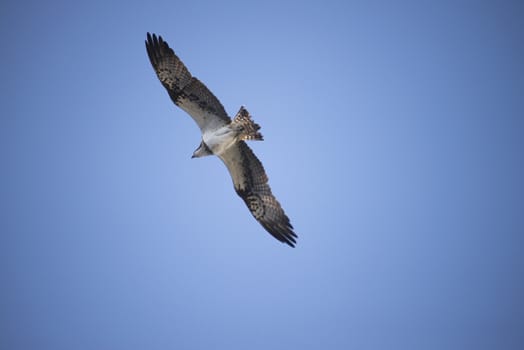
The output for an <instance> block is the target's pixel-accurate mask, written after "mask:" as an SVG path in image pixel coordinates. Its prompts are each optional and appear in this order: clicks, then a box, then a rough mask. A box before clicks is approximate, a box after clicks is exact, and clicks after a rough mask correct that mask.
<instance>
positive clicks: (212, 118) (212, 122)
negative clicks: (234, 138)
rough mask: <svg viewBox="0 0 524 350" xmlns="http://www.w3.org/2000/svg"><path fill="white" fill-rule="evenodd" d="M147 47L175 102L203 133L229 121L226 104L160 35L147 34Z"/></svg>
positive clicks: (159, 77)
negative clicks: (192, 71) (223, 103)
mask: <svg viewBox="0 0 524 350" xmlns="http://www.w3.org/2000/svg"><path fill="white" fill-rule="evenodd" d="M146 49H147V54H148V56H149V60H150V61H151V64H152V65H153V68H154V69H155V72H156V75H157V76H158V79H160V82H161V83H162V85H164V87H165V88H166V90H167V92H168V93H169V96H170V97H171V99H172V100H173V102H174V103H175V104H176V105H177V106H179V107H180V108H182V109H183V110H184V111H186V112H187V113H188V114H189V115H190V116H191V117H192V118H193V119H194V120H195V122H196V123H197V124H198V127H199V128H200V130H201V131H202V133H204V131H207V130H216V129H218V128H220V127H221V126H224V125H227V124H229V123H230V121H231V119H230V118H229V117H228V116H227V113H226V110H225V109H224V106H222V104H221V103H220V101H219V100H218V99H217V98H216V97H215V95H213V93H212V92H211V91H209V89H208V88H207V87H206V86H205V85H204V84H203V83H202V82H201V81H200V80H198V79H197V78H195V77H193V76H191V73H189V71H188V70H187V68H186V66H185V65H184V63H182V61H181V60H180V59H179V58H178V56H177V55H175V52H174V51H173V50H172V49H171V48H170V47H169V45H167V43H166V42H165V41H164V40H163V39H162V37H161V36H158V37H157V36H156V35H155V34H153V35H151V34H149V33H147V40H146Z"/></svg>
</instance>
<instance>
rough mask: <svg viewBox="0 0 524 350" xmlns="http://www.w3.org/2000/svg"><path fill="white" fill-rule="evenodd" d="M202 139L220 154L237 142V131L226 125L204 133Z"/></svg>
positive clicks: (214, 151) (215, 152)
mask: <svg viewBox="0 0 524 350" xmlns="http://www.w3.org/2000/svg"><path fill="white" fill-rule="evenodd" d="M202 139H203V140H204V142H205V143H206V145H207V146H208V147H209V148H210V149H211V150H212V151H213V153H214V154H216V155H219V154H222V153H223V152H224V151H225V150H227V149H228V148H229V147H231V146H232V145H233V144H234V143H235V142H236V139H237V132H235V131H234V130H231V128H230V127H229V125H226V126H223V127H221V128H220V129H217V130H214V131H208V132H206V133H204V135H202Z"/></svg>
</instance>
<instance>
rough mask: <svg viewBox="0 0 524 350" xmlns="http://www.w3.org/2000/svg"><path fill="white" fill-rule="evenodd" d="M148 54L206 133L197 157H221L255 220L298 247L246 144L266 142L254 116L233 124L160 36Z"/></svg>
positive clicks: (241, 115)
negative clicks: (251, 141)
mask: <svg viewBox="0 0 524 350" xmlns="http://www.w3.org/2000/svg"><path fill="white" fill-rule="evenodd" d="M146 49H147V53H148V56H149V59H150V61H151V64H152V65H153V68H154V69H155V72H156V74H157V76H158V78H159V79H160V81H161V82H162V85H164V87H165V88H166V89H167V92H168V93H169V96H170V97H171V99H172V100H173V102H174V103H175V104H176V105H177V106H179V107H180V108H181V109H183V110H184V111H186V112H187V113H188V114H189V115H190V116H191V117H192V118H193V119H194V120H195V122H196V123H197V125H198V126H199V128H200V131H201V133H202V140H201V143H200V146H199V147H198V148H197V149H196V150H195V152H194V153H193V158H199V157H204V156H209V155H216V156H217V157H219V158H220V159H221V160H222V162H223V163H224V164H225V165H226V167H227V169H228V170H229V173H230V174H231V178H232V180H233V185H234V187H235V191H236V193H237V194H238V195H239V196H240V197H241V198H242V199H243V200H244V202H245V203H246V205H247V207H248V208H249V210H250V211H251V214H252V215H253V217H254V218H255V219H256V220H258V221H259V222H260V224H261V225H262V226H263V227H264V228H265V229H266V230H267V231H268V232H269V233H270V234H271V235H273V236H274V237H275V238H276V239H278V240H279V241H281V242H284V243H287V244H288V245H290V246H292V247H293V246H294V244H295V243H296V237H297V235H296V234H295V232H294V231H293V226H292V225H291V223H290V221H289V218H288V217H287V215H286V214H285V213H284V210H283V209H282V207H281V206H280V203H279V202H278V201H277V200H276V198H275V197H274V196H273V194H272V193H271V189H270V187H269V185H268V183H267V182H268V179H267V175H266V173H265V170H264V167H263V166H262V163H260V161H259V160H258V158H257V157H256V156H255V154H254V153H253V151H252V150H251V149H250V148H249V147H248V146H247V144H246V143H245V141H246V140H262V139H263V137H262V135H261V134H260V132H259V131H258V130H259V129H260V126H259V125H258V124H256V123H255V122H254V121H253V120H252V119H251V116H250V115H249V112H248V111H247V110H246V109H245V108H244V107H241V108H240V110H239V111H238V113H237V114H236V116H235V118H233V120H231V118H229V116H228V115H227V113H226V111H225V109H224V107H223V106H222V104H221V103H220V101H219V100H218V99H217V98H216V97H215V96H214V95H213V94H212V93H211V91H209V89H208V88H207V87H206V86H205V85H204V84H203V83H202V82H200V80H198V79H196V78H195V77H193V76H192V75H191V73H189V71H188V69H187V68H186V66H185V65H184V64H183V63H182V61H181V60H180V59H179V58H178V57H177V56H176V55H175V53H174V51H173V50H172V49H171V48H170V47H169V46H168V45H167V43H166V42H165V41H164V40H163V39H162V37H160V36H158V37H157V36H156V35H155V34H153V35H150V34H149V33H148V34H147V41H146Z"/></svg>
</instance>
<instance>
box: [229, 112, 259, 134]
mask: <svg viewBox="0 0 524 350" xmlns="http://www.w3.org/2000/svg"><path fill="white" fill-rule="evenodd" d="M231 124H232V125H233V126H235V127H236V128H238V130H239V139H240V140H258V141H262V140H264V137H263V136H262V134H261V133H259V132H258V130H260V125H258V124H257V123H255V122H254V121H253V119H251V115H249V112H248V111H247V109H245V108H244V106H242V107H240V110H239V111H238V113H237V115H236V116H235V118H234V119H233V122H232V123H231Z"/></svg>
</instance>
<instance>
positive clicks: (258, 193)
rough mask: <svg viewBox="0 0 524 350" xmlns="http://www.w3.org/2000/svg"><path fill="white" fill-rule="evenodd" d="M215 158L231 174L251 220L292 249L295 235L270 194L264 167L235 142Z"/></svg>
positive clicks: (246, 146) (245, 147)
mask: <svg viewBox="0 0 524 350" xmlns="http://www.w3.org/2000/svg"><path fill="white" fill-rule="evenodd" d="M219 157H220V159H222V161H223V162H224V164H225V165H226V166H227V169H228V170H229V173H230V174H231V178H232V179H233V185H234V186H235V191H236V192H237V194H238V195H239V196H240V197H241V198H242V199H243V200H244V202H245V203H246V205H247V207H248V208H249V210H250V211H251V214H253V216H254V218H255V219H257V220H258V222H260V224H261V225H262V226H263V227H264V228H265V229H266V231H267V232H269V233H271V234H272V235H273V237H275V238H276V239H278V240H279V241H281V242H284V243H287V244H289V245H290V246H291V247H294V246H295V243H296V238H297V235H296V234H295V232H293V226H291V223H290V222H289V218H288V217H287V216H286V214H285V213H284V210H283V209H282V207H281V206H280V203H279V202H278V201H277V199H276V198H275V197H274V196H273V194H272V193H271V188H270V187H269V185H268V178H267V175H266V172H265V170H264V167H263V166H262V163H260V161H259V160H258V158H257V157H256V156H255V154H254V153H253V151H252V150H251V148H249V146H248V145H247V144H246V143H245V142H244V141H239V142H238V143H236V144H235V145H233V146H231V147H230V148H228V150H227V151H226V152H224V153H222V154H221V155H219Z"/></svg>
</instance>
